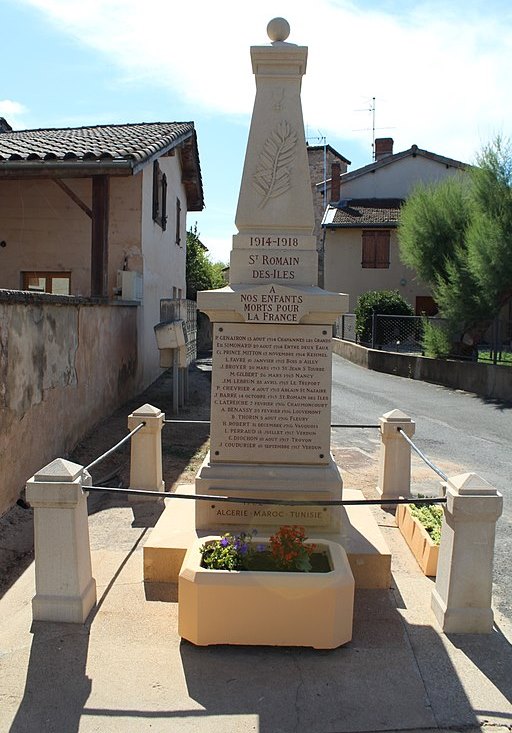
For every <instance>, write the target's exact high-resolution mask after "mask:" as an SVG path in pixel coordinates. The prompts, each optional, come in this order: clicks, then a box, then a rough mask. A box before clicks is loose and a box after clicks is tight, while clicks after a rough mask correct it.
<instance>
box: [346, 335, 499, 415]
mask: <svg viewBox="0 0 512 733" xmlns="http://www.w3.org/2000/svg"><path fill="white" fill-rule="evenodd" d="M333 352H334V353H335V354H338V355H339V356H342V357H343V358H344V359H348V360H349V361H351V362H353V363H354V364H358V365H359V366H362V367H365V368H367V369H373V370H374V371H376V372H385V373H387V374H396V375H397V376H398V377H408V378H409V379H420V380H422V381H424V382H433V383H434V384H442V385H443V386H445V387H450V388H452V389H461V390H464V391H466V392H473V393H474V394H477V395H480V396H482V397H487V398H490V399H496V400H503V401H505V402H511V401H512V379H511V375H512V369H511V368H510V367H506V366H494V365H493V364H479V363H476V362H475V363H473V362H464V361H454V360H451V359H430V358H428V357H426V356H410V355H408V354H393V353H390V352H388V351H379V350H377V349H366V348H365V347H364V346H360V345H359V344H354V343H350V342H348V341H342V340H341V339H333Z"/></svg>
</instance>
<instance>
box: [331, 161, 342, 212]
mask: <svg viewBox="0 0 512 733" xmlns="http://www.w3.org/2000/svg"><path fill="white" fill-rule="evenodd" d="M340 173H341V165H340V164H339V163H333V164H332V165H331V203H337V202H338V201H339V200H340V195H341V194H340Z"/></svg>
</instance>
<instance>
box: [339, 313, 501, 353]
mask: <svg viewBox="0 0 512 733" xmlns="http://www.w3.org/2000/svg"><path fill="white" fill-rule="evenodd" d="M425 321H428V322H429V323H431V324H433V325H436V324H437V325H439V326H441V325H442V324H443V323H444V319H442V318H438V317H432V316H429V317H426V316H397V315H383V314H378V313H374V314H373V317H372V321H371V327H370V328H369V329H368V331H367V333H366V334H365V338H361V337H360V336H359V335H358V333H357V331H356V315H355V313H345V314H344V315H342V316H339V318H338V319H337V320H336V323H335V325H334V336H335V337H336V338H340V339H343V340H344V341H352V342H354V343H360V344H361V345H363V346H367V347H369V348H372V349H381V350H383V351H391V352H395V353H406V354H423V353H424V351H423V331H424V323H425ZM454 356H455V355H454ZM456 357H457V358H458V359H460V358H464V357H463V356H462V355H461V354H460V353H459V354H457V355H456ZM465 358H468V359H472V360H474V361H477V360H478V361H481V362H484V363H486V362H487V363H493V364H503V363H507V362H510V363H511V364H512V321H510V320H506V319H500V318H496V319H495V320H494V321H493V322H492V323H491V325H490V326H489V328H488V329H487V331H486V332H485V334H484V337H483V339H482V340H481V342H480V343H479V344H478V345H477V346H475V347H474V349H473V352H472V354H468V355H467V356H466V357H465Z"/></svg>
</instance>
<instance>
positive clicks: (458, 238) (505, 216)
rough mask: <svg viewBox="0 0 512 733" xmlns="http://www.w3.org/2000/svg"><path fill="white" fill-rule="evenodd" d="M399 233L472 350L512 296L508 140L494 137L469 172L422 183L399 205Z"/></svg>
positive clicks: (403, 249) (405, 252)
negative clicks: (429, 182)
mask: <svg viewBox="0 0 512 733" xmlns="http://www.w3.org/2000/svg"><path fill="white" fill-rule="evenodd" d="M398 238H399V245H400V257H401V259H402V261H403V262H404V263H405V264H406V265H408V266H409V267H412V268H413V269H414V270H416V272H417V273H418V275H419V277H420V278H421V279H422V280H423V281H424V282H425V283H426V284H427V285H428V286H429V287H430V289H431V291H432V295H433V297H434V299H435V300H436V302H437V304H438V307H439V311H440V315H441V316H443V317H444V318H445V319H447V321H448V330H449V334H450V337H451V339H452V341H455V342H458V343H459V345H460V347H461V349H462V350H464V348H463V346H462V344H466V345H468V348H469V349H472V348H473V346H474V344H476V343H478V341H479V340H480V338H481V336H482V334H483V333H484V332H485V331H486V330H487V328H488V326H489V324H490V322H491V321H492V320H493V319H494V318H495V317H496V316H497V315H498V313H499V311H500V309H501V307H502V306H503V305H504V304H505V303H506V302H507V301H508V300H509V299H510V297H511V296H512V150H511V148H510V145H509V144H508V143H505V142H504V141H503V140H502V139H501V138H496V139H495V140H494V141H493V142H492V143H491V144H489V145H487V146H486V147H484V148H483V149H482V151H481V152H480V154H479V155H478V157H477V166H475V167H474V168H472V169H471V170H470V171H468V172H467V173H466V174H460V175H457V176H452V177H451V178H449V179H446V180H444V181H442V182H440V183H437V184H431V185H427V186H419V187H418V188H417V189H416V190H415V191H414V192H413V193H412V195H411V196H410V197H409V199H408V200H407V202H406V204H405V205H404V207H403V208H402V212H401V215H400V225H399V229H398Z"/></svg>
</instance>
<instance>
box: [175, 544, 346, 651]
mask: <svg viewBox="0 0 512 733" xmlns="http://www.w3.org/2000/svg"><path fill="white" fill-rule="evenodd" d="M214 539H218V537H206V538H203V539H200V540H197V541H196V542H195V543H194V544H193V545H192V547H190V549H189V550H188V551H187V554H186V555H185V559H184V561H183V566H182V568H181V572H180V576H179V586H178V588H179V590H178V602H179V610H178V633H179V635H180V636H181V637H182V638H184V639H187V640H188V641H191V642H192V643H193V644H197V645H199V646H207V645H209V644H251V645H271V646H311V647H314V648H315V649H334V648H335V647H338V646H341V645H342V644H346V643H347V642H348V641H350V639H351V638H352V618H353V606H354V577H353V575H352V572H351V570H350V565H349V563H348V559H347V555H346V553H345V550H344V549H343V548H342V547H341V545H338V544H337V543H335V542H329V541H327V540H315V539H310V540H309V542H311V543H313V544H316V545H317V548H318V549H319V550H321V551H325V552H327V553H328V555H329V562H330V566H331V570H330V571H329V572H327V573H312V572H310V573H301V572H275V571H270V572H265V571H247V570H242V571H236V570H233V571H229V570H210V569H207V568H203V567H201V552H200V547H201V546H202V545H203V544H204V543H205V542H207V541H208V540H214ZM265 541H268V540H260V542H265Z"/></svg>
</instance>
